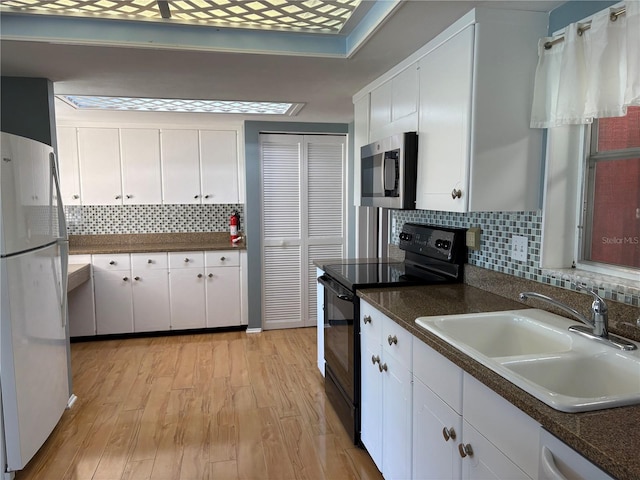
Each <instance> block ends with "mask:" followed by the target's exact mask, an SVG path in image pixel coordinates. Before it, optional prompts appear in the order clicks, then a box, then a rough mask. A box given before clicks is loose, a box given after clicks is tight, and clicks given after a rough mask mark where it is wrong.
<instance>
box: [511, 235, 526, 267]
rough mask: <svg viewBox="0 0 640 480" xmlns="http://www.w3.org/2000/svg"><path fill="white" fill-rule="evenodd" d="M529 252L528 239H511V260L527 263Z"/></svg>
mask: <svg viewBox="0 0 640 480" xmlns="http://www.w3.org/2000/svg"><path fill="white" fill-rule="evenodd" d="M528 251H529V240H528V239H527V237H522V236H520V235H513V236H512V237H511V260H520V261H523V262H526V261H527V253H528Z"/></svg>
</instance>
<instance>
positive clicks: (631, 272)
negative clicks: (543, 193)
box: [572, 119, 640, 281]
mask: <svg viewBox="0 0 640 480" xmlns="http://www.w3.org/2000/svg"><path fill="white" fill-rule="evenodd" d="M582 137H583V147H582V149H581V152H582V153H581V154H580V168H579V180H580V188H579V189H578V194H579V196H578V199H577V204H576V205H577V212H576V228H575V240H574V251H575V253H574V257H575V259H574V261H573V264H574V265H575V268H577V269H579V270H583V271H586V272H592V273H597V274H604V275H608V276H613V277H619V278H622V279H627V280H635V281H637V280H638V276H639V275H640V268H634V267H625V266H621V265H614V264H609V263H604V262H596V261H592V260H586V259H585V253H586V251H587V250H588V249H587V245H586V244H587V242H590V241H591V238H592V222H590V221H588V216H589V215H592V214H593V204H594V198H593V194H594V190H595V188H594V186H595V176H594V175H592V173H591V171H592V170H594V169H595V166H596V164H597V163H600V162H607V161H612V160H624V159H627V158H629V157H635V156H640V148H628V149H622V150H611V151H607V152H598V148H597V147H598V120H597V119H595V120H594V121H593V123H591V124H589V125H584V126H583V132H582ZM572 267H573V265H572Z"/></svg>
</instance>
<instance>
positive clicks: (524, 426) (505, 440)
mask: <svg viewBox="0 0 640 480" xmlns="http://www.w3.org/2000/svg"><path fill="white" fill-rule="evenodd" d="M462 388H463V390H464V403H463V406H462V409H463V411H464V418H465V420H466V421H467V422H469V423H470V424H471V425H473V426H474V427H475V428H476V430H478V431H480V432H482V434H483V435H484V436H485V437H486V438H487V440H489V441H490V442H491V443H493V444H494V445H495V446H496V447H498V448H499V449H500V451H501V452H502V453H504V454H505V455H506V456H507V457H509V458H510V459H511V460H512V461H513V462H514V463H515V464H516V465H518V467H519V468H521V469H522V470H524V471H525V473H526V474H527V475H529V476H530V477H532V478H537V472H538V456H537V452H538V443H539V439H540V425H539V424H538V423H537V422H536V421H535V420H533V419H532V418H531V417H529V416H528V415H527V414H525V413H524V412H522V411H521V410H520V409H518V408H517V407H515V406H514V405H512V404H511V403H509V402H508V401H507V400H505V399H504V398H502V397H501V396H500V395H498V394H497V393H495V392H494V391H493V390H491V389H490V388H488V387H487V386H486V385H484V384H482V383H480V382H479V381H478V380H476V379H475V378H473V377H472V376H471V375H468V374H464V380H463V387H462ZM465 441H466V440H465Z"/></svg>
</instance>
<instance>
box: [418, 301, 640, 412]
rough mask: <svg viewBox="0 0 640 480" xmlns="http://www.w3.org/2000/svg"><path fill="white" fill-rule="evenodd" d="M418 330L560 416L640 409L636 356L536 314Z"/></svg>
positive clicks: (431, 323)
mask: <svg viewBox="0 0 640 480" xmlns="http://www.w3.org/2000/svg"><path fill="white" fill-rule="evenodd" d="M416 324H417V325H419V326H420V327H422V328H424V329H426V330H428V331H430V332H431V333H433V334H435V335H436V336H438V337H440V338H442V339H443V340H445V341H447V342H448V343H450V344H451V345H453V346H454V347H456V348H457V349H458V350H460V351H462V352H464V353H466V354H467V355H469V356H470V357H472V358H473V359H475V360H476V361H478V362H479V363H481V364H483V365H484V366H486V367H488V368H490V369H491V370H493V371H494V372H496V373H498V374H499V375H501V376H502V377H504V378H505V379H507V380H509V381H511V382H512V383H514V384H515V385H517V386H518V387H520V388H522V389H523V390H525V391H526V392H528V393H530V394H531V395H533V396H534V397H536V398H537V399H539V400H541V401H542V402H544V403H546V404H547V405H549V406H550V407H552V408H554V409H556V410H560V411H564V412H584V411H591V410H599V409H604V408H611V407H617V406H623V405H633V404H640V354H639V353H638V350H635V351H618V350H615V349H613V348H611V347H610V346H608V345H604V344H602V343H599V342H596V341H594V340H591V339H588V338H584V337H581V336H580V335H577V334H574V333H572V332H569V331H568V327H569V326H571V325H576V324H578V323H577V322H574V321H571V320H568V319H566V318H564V317H561V316H559V315H555V314H553V313H549V312H546V311H544V310H538V309H527V310H511V311H506V312H487V313H477V314H464V315H448V316H433V317H420V318H418V319H416Z"/></svg>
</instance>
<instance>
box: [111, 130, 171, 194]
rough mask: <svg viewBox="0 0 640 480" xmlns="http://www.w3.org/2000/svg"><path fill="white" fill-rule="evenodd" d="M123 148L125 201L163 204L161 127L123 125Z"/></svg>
mask: <svg viewBox="0 0 640 480" xmlns="http://www.w3.org/2000/svg"><path fill="white" fill-rule="evenodd" d="M120 149H121V152H122V192H123V203H124V204H125V205H145V204H158V203H160V202H161V201H162V189H161V183H162V180H161V170H160V135H159V131H158V129H142V128H135V129H134V128H123V129H122V130H120Z"/></svg>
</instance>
